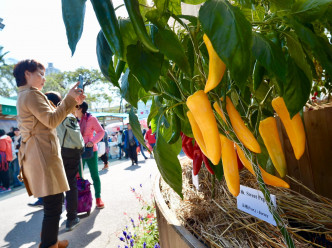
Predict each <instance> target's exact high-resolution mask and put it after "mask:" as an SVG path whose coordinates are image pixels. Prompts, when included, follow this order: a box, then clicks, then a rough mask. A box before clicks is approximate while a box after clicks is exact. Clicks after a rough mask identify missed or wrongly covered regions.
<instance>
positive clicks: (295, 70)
mask: <svg viewBox="0 0 332 248" xmlns="http://www.w3.org/2000/svg"><path fill="white" fill-rule="evenodd" d="M287 68H288V71H287V79H286V84H285V92H284V95H283V98H284V100H285V104H286V106H287V109H288V111H289V114H290V116H291V118H293V116H294V115H296V114H297V113H298V112H300V110H302V108H303V106H304V105H305V103H306V102H307V101H308V99H309V96H310V90H311V83H312V82H311V81H309V79H308V78H307V77H306V75H305V73H304V72H303V71H302V70H301V68H300V67H298V66H297V64H296V63H295V62H294V60H293V59H292V58H289V59H288V63H287Z"/></svg>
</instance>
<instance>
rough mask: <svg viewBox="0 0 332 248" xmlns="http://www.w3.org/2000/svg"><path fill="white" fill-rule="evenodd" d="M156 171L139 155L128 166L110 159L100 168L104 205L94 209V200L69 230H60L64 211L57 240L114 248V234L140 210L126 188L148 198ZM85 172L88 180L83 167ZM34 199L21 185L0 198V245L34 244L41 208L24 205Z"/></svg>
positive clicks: (74, 245) (75, 247)
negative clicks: (90, 209)
mask: <svg viewBox="0 0 332 248" xmlns="http://www.w3.org/2000/svg"><path fill="white" fill-rule="evenodd" d="M101 168H102V165H100V169H101ZM157 171H158V169H157V166H156V164H155V161H154V160H153V159H148V160H145V161H144V159H143V157H141V156H139V166H136V165H135V166H131V162H130V161H129V160H120V161H112V162H111V166H110V169H109V170H108V171H106V173H105V171H100V175H101V185H102V199H103V201H104V202H105V206H106V207H105V208H104V209H102V210H97V209H95V203H94V205H93V207H92V212H91V214H90V216H88V217H87V216H84V215H83V216H82V217H81V224H80V225H79V226H78V227H77V228H75V229H74V230H73V231H71V232H65V230H64V228H65V220H66V211H64V212H63V213H62V215H61V220H60V225H61V226H60V233H59V239H60V240H61V239H68V240H69V241H70V246H69V247H71V248H82V247H98V248H104V247H110V248H112V247H115V248H117V247H118V245H119V244H121V243H120V241H119V239H118V236H119V235H120V233H121V232H122V230H123V228H124V227H125V226H126V225H129V224H130V219H129V216H130V217H133V218H135V219H136V218H137V214H138V212H139V211H140V209H141V205H140V204H139V203H138V201H137V199H136V198H135V196H134V194H133V193H132V192H131V190H130V187H134V188H135V189H136V191H137V190H139V191H142V193H143V195H144V196H145V198H146V199H150V198H151V196H150V195H151V188H152V185H153V182H154V178H155V175H156V173H158V172H157ZM85 175H86V176H85V177H86V178H88V179H90V178H89V173H88V171H87V170H85ZM90 181H91V179H90ZM140 184H142V185H143V187H142V188H140ZM92 194H93V195H94V191H93V187H92ZM34 201H35V199H34V198H32V197H28V195H27V193H26V191H25V189H24V188H23V189H19V190H17V191H15V192H11V193H10V194H7V195H2V196H1V197H0V211H1V214H0V223H1V224H0V247H12V248H20V247H22V248H23V247H38V243H39V241H40V236H39V235H40V229H41V222H42V217H43V211H42V209H35V208H31V207H29V206H27V204H28V203H30V202H34ZM124 213H126V214H127V215H125V214H124ZM122 244H123V243H122Z"/></svg>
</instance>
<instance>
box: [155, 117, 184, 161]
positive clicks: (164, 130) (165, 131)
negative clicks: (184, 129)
mask: <svg viewBox="0 0 332 248" xmlns="http://www.w3.org/2000/svg"><path fill="white" fill-rule="evenodd" d="M166 120H167V121H168V123H170V125H169V126H168V127H166V125H161V126H160V133H161V134H162V136H163V138H164V140H166V141H167V140H170V138H171V136H172V130H173V126H172V125H173V124H174V123H172V121H171V116H170V115H168V116H167V117H166ZM170 147H171V149H172V150H173V151H174V153H175V154H177V155H178V154H179V153H180V151H181V149H182V140H181V138H179V139H178V140H177V141H176V142H175V143H174V144H170Z"/></svg>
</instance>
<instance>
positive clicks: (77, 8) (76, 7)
mask: <svg viewBox="0 0 332 248" xmlns="http://www.w3.org/2000/svg"><path fill="white" fill-rule="evenodd" d="M85 2H86V0H70V1H66V0H62V1H61V3H62V19H63V22H64V23H65V27H66V33H67V39H68V45H69V47H70V50H71V54H72V55H74V53H75V49H76V45H77V43H78V41H79V40H80V39H81V36H82V32H83V24H84V16H85Z"/></svg>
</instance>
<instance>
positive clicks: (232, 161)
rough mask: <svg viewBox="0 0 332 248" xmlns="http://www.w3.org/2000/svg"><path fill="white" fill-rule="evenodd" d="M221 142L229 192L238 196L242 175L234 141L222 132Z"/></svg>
mask: <svg viewBox="0 0 332 248" xmlns="http://www.w3.org/2000/svg"><path fill="white" fill-rule="evenodd" d="M220 142H221V160H222V165H223V170H224V176H225V180H226V184H227V187H228V190H229V192H231V193H232V195H233V196H235V197H236V196H238V195H239V193H240V175H239V168H238V164H237V157H236V151H235V148H234V143H233V142H232V141H230V140H229V139H227V138H226V137H225V136H224V135H222V134H220Z"/></svg>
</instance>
